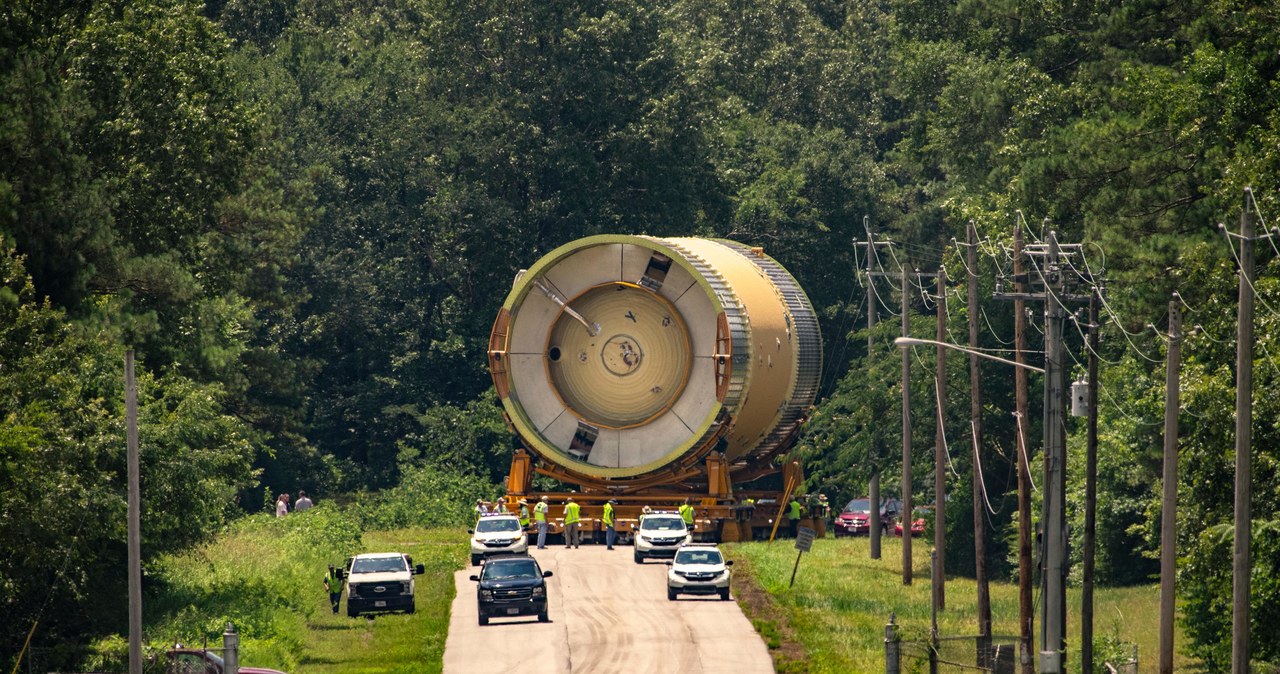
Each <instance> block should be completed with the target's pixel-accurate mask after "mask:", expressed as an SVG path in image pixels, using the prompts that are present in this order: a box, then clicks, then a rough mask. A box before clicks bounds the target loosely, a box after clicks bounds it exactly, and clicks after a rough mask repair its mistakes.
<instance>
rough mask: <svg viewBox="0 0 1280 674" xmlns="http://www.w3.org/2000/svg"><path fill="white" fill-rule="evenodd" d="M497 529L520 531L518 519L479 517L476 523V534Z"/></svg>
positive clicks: (496, 530)
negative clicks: (478, 521)
mask: <svg viewBox="0 0 1280 674" xmlns="http://www.w3.org/2000/svg"><path fill="white" fill-rule="evenodd" d="M498 531H513V532H514V531H520V520H517V519H512V518H510V517H493V518H485V517H481V518H480V523H479V524H477V525H476V533H477V534H491V533H494V532H498Z"/></svg>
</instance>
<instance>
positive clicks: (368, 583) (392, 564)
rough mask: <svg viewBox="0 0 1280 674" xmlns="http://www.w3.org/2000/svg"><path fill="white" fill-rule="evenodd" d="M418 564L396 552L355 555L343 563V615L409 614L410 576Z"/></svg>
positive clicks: (411, 584)
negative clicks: (344, 576) (344, 564)
mask: <svg viewBox="0 0 1280 674" xmlns="http://www.w3.org/2000/svg"><path fill="white" fill-rule="evenodd" d="M424 571H425V569H424V568H423V566H422V565H421V564H418V565H417V566H414V564H413V560H412V559H411V558H410V557H409V556H408V555H405V554H402V553H399V552H371V553H365V554H363V555H356V556H355V557H353V558H351V560H350V561H349V562H348V563H347V568H346V574H345V575H346V577H347V615H348V616H350V617H352V618H354V617H356V616H358V615H360V614H361V613H386V612H389V611H404V612H405V613H413V608H414V607H413V576H414V575H415V574H421V573H423V572H424Z"/></svg>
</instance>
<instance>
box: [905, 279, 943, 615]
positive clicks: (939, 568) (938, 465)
mask: <svg viewBox="0 0 1280 674" xmlns="http://www.w3.org/2000/svg"><path fill="white" fill-rule="evenodd" d="M945 276H946V274H945V272H944V270H943V269H942V268H941V267H939V269H938V278H936V279H935V280H934V281H935V283H936V284H937V289H938V327H937V331H936V334H937V341H938V342H939V343H940V344H941V343H942V342H946V341H947V286H946V283H945ZM937 354H938V355H937V375H936V386H937V395H936V398H937V401H938V402H937V408H938V414H937V417H938V425H937V432H936V433H935V434H934V439H933V548H934V551H935V553H936V559H935V561H934V567H933V568H934V573H933V574H932V577H933V596H934V604H935V605H936V606H937V607H938V610H939V611H943V610H946V608H947V576H946V563H945V562H944V561H943V560H944V559H945V558H946V544H947V497H946V492H947V440H946V426H945V424H944V423H943V422H944V421H945V420H946V406H947V347H945V346H941V345H939V346H938V347H937ZM914 520H915V514H914V513H912V512H911V511H907V512H904V513H903V515H902V537H903V538H911V523H912V522H913V521H914Z"/></svg>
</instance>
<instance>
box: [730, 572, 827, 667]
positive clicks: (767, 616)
mask: <svg viewBox="0 0 1280 674" xmlns="http://www.w3.org/2000/svg"><path fill="white" fill-rule="evenodd" d="M733 594H734V597H735V598H736V599H737V600H738V605H739V606H741V607H742V612H743V613H744V614H745V615H746V616H747V619H748V620H750V621H751V624H752V626H754V627H755V628H756V632H758V633H759V634H760V637H761V638H762V639H763V640H764V643H765V645H766V646H768V648H769V655H770V656H772V657H773V666H774V669H775V670H777V671H778V672H782V673H784V674H805V673H807V672H808V671H809V666H808V654H807V653H806V652H805V649H804V646H802V645H801V644H800V642H799V640H798V639H797V638H796V635H795V630H794V629H793V628H792V627H791V623H790V621H789V620H788V619H787V614H786V612H785V611H783V610H782V608H781V607H779V606H778V604H777V602H775V601H774V599H773V595H771V594H769V593H768V592H766V591H765V590H764V588H762V587H760V585H759V583H757V582H756V579H755V574H754V573H753V572H752V568H751V560H749V559H746V558H744V557H738V558H736V559H735V560H734V567H733Z"/></svg>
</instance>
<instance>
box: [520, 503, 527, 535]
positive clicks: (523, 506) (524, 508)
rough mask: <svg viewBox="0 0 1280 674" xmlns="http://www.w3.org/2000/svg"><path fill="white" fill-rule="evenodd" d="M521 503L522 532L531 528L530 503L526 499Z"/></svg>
mask: <svg viewBox="0 0 1280 674" xmlns="http://www.w3.org/2000/svg"><path fill="white" fill-rule="evenodd" d="M519 503H520V528H521V529H522V530H523V529H528V528H529V502H528V501H526V500H524V499H520V501H519Z"/></svg>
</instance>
